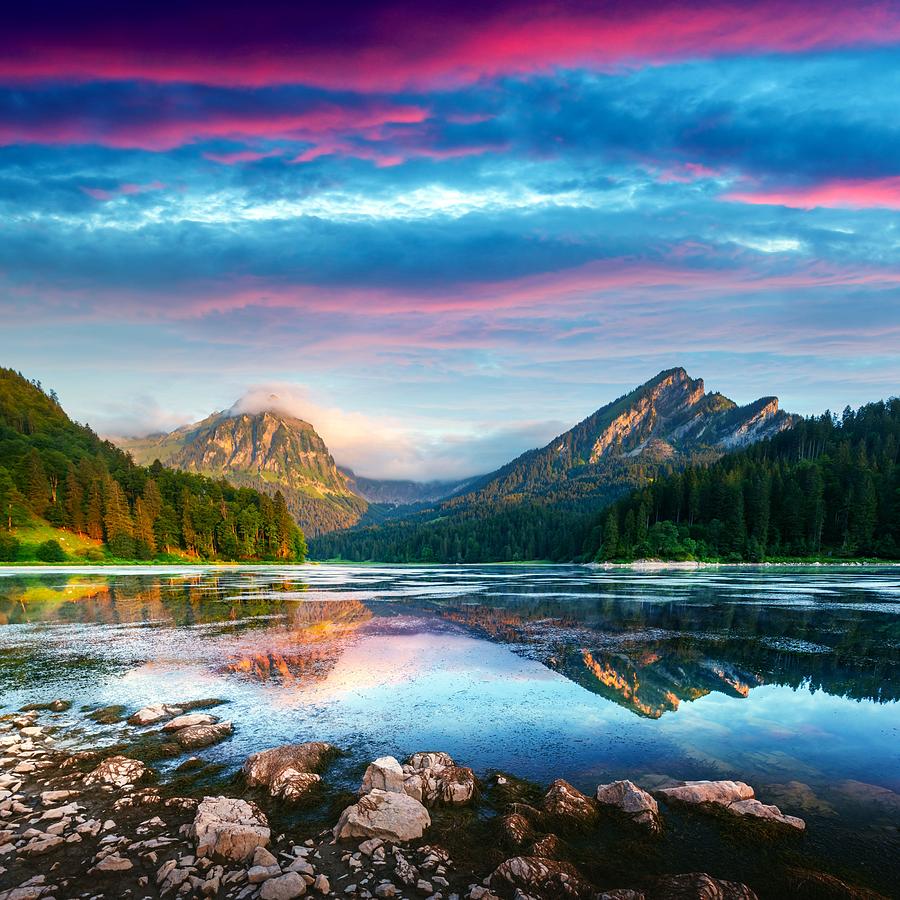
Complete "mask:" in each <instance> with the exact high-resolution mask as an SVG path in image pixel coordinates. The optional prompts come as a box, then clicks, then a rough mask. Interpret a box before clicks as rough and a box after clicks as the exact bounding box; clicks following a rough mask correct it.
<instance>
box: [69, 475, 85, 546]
mask: <svg viewBox="0 0 900 900" xmlns="http://www.w3.org/2000/svg"><path fill="white" fill-rule="evenodd" d="M65 491H66V504H65V526H66V528H69V529H71V530H72V531H75V532H77V533H78V534H84V491H83V490H82V487H81V482H80V481H79V480H78V476H77V475H76V474H75V467H74V466H72V465H70V466H69V470H68V472H66V482H65Z"/></svg>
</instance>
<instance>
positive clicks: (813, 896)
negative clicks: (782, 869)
mask: <svg viewBox="0 0 900 900" xmlns="http://www.w3.org/2000/svg"><path fill="white" fill-rule="evenodd" d="M787 880H788V884H789V885H790V889H791V897H795V898H797V900H886V898H885V896H884V895H883V894H878V893H876V892H875V891H871V890H869V889H868V888H863V887H858V886H857V885H854V884H847V882H846V881H842V880H841V879H840V878H838V877H836V876H835V875H829V874H828V873H827V872H814V871H812V870H810V869H799V868H793V869H789V870H788V873H787Z"/></svg>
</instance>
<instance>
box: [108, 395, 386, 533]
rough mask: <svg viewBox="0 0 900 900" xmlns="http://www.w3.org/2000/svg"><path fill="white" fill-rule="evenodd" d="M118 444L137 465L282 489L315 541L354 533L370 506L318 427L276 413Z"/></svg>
mask: <svg viewBox="0 0 900 900" xmlns="http://www.w3.org/2000/svg"><path fill="white" fill-rule="evenodd" d="M119 443H120V445H121V446H123V447H124V448H125V449H127V450H129V451H131V453H132V454H133V455H134V457H135V459H136V460H137V461H138V462H145V463H149V462H150V461H152V460H153V459H159V460H160V462H162V463H164V464H165V465H168V466H173V467H174V468H177V469H182V470H183V471H187V472H200V473H202V474H204V475H209V476H213V477H225V478H228V480H229V481H231V482H233V483H235V484H240V485H245V486H247V487H253V488H256V489H257V490H261V491H265V492H266V493H269V494H274V493H275V491H276V490H278V491H281V493H282V494H283V496H284V498H285V501H286V502H287V506H288V509H289V510H290V512H291V514H292V515H293V516H294V518H295V519H296V520H297V522H298V524H299V525H300V527H301V528H302V529H303V531H304V533H306V534H308V535H318V534H323V533H325V532H328V531H334V530H335V529H338V528H348V527H350V526H351V525H354V524H355V523H356V522H358V521H359V520H360V518H361V516H362V515H363V513H365V511H366V508H367V506H368V504H367V502H366V501H365V500H364V499H362V498H361V497H359V496H357V495H356V494H354V493H353V491H352V490H351V489H350V486H349V482H348V479H347V476H346V475H344V474H343V473H342V472H341V471H340V470H339V469H338V468H337V466H336V465H335V462H334V459H333V458H332V456H331V454H330V453H329V452H328V447H326V446H325V442H324V441H323V440H322V438H321V437H320V436H319V435H318V433H317V432H316V430H315V428H313V426H312V425H310V424H309V422H305V421H304V420H302V419H297V418H294V417H293V416H289V415H287V414H285V413H282V412H278V411H275V410H265V411H263V412H259V413H254V414H251V413H244V412H234V413H232V412H230V411H226V412H219V413H213V414H212V415H211V416H208V417H207V418H205V419H204V420H203V421H201V422H196V423H194V424H193V425H185V426H184V427H182V428H179V429H177V430H176V431H173V432H172V433H171V434H168V435H162V436H156V437H151V438H143V439H137V440H122V441H120V442H119Z"/></svg>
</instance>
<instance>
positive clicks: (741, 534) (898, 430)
mask: <svg viewBox="0 0 900 900" xmlns="http://www.w3.org/2000/svg"><path fill="white" fill-rule="evenodd" d="M898 452H900V399H896V398H894V399H891V400H889V401H887V402H879V403H870V404H868V405H866V406H863V407H861V408H860V409H859V410H857V411H855V412H854V411H853V410H851V409H850V408H849V407H848V408H847V409H845V410H844V412H843V415H842V416H840V418H839V417H837V416H836V415H833V414H832V413H830V412H826V413H825V414H824V415H822V416H819V417H814V418H809V419H805V420H803V421H802V422H800V423H798V424H797V425H795V426H794V427H793V428H792V429H790V430H789V431H785V432H782V433H781V434H779V435H776V436H775V437H773V438H772V439H771V440H768V441H763V442H762V443H759V444H756V445H754V446H751V447H748V448H747V449H745V450H742V451H740V452H738V453H733V454H730V455H728V456H725V457H723V458H722V459H720V460H719V461H718V462H716V463H714V464H713V465H709V466H699V467H692V468H690V469H687V470H685V471H684V472H680V473H676V474H673V475H671V476H669V477H667V478H663V479H660V480H658V481H655V482H653V483H652V484H649V485H646V486H645V487H643V488H641V489H639V490H637V491H634V492H632V493H631V494H629V496H627V497H625V498H623V499H621V500H619V501H618V502H616V503H613V504H612V505H611V506H610V507H609V508H608V509H607V510H606V511H605V512H603V513H602V514H601V515H600V516H598V517H596V518H595V519H594V521H593V522H592V523H591V526H590V528H589V531H588V534H587V537H586V540H585V545H584V549H583V553H582V556H583V558H587V559H596V560H598V561H602V560H632V559H636V558H645V557H659V558H665V559H721V560H733V561H752V562H762V561H764V560H766V559H773V558H775V559H778V558H808V557H816V558H827V557H840V558H871V557H877V558H883V559H897V558H900V465H898Z"/></svg>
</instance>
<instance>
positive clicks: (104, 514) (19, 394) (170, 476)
mask: <svg viewBox="0 0 900 900" xmlns="http://www.w3.org/2000/svg"><path fill="white" fill-rule="evenodd" d="M0 511H2V519H0V558H3V559H4V560H14V559H16V558H17V555H18V552H19V547H18V545H17V544H18V542H17V539H16V537H15V533H16V530H17V528H18V527H19V526H23V525H26V524H28V523H30V522H33V521H34V520H36V519H37V520H46V522H48V523H49V524H50V525H52V526H55V527H57V528H64V529H66V530H68V531H71V532H73V533H75V534H82V535H86V536H88V537H90V538H93V539H94V540H96V541H103V542H105V547H106V553H107V554H108V555H110V556H112V557H113V558H116V559H153V558H156V557H160V556H166V555H174V556H178V557H181V558H184V557H194V558H202V559H227V560H237V559H279V560H302V559H303V558H304V557H305V554H306V544H305V540H304V537H303V533H302V532H301V531H300V529H299V528H298V527H297V526H296V524H295V523H294V521H293V519H292V518H291V515H290V513H289V512H288V509H287V506H286V504H285V501H284V498H283V497H282V496H281V495H279V494H276V495H275V497H274V498H270V497H268V496H266V495H265V494H262V493H260V492H259V491H256V490H253V489H251V488H236V487H234V486H232V485H231V484H229V483H228V482H227V481H224V480H213V479H210V478H207V477H204V476H202V475H195V474H190V473H186V472H177V471H174V470H172V469H167V468H165V467H163V466H162V465H160V464H158V463H157V464H154V465H152V466H150V467H149V468H145V467H143V466H138V465H136V464H135V463H134V462H133V461H132V460H131V458H130V457H129V456H128V455H127V454H125V453H124V452H123V451H121V450H119V449H118V448H117V447H115V446H113V445H112V444H111V443H109V442H107V441H102V440H101V439H100V438H99V437H98V436H97V435H96V434H94V432H93V431H91V430H90V428H88V427H86V426H83V425H79V424H77V423H75V422H73V421H72V420H71V419H69V417H68V416H67V415H66V414H65V412H64V411H63V409H62V407H61V406H60V405H59V402H58V400H57V398H56V395H55V394H54V393H53V392H52V391H51V392H49V393H47V392H45V391H44V390H42V388H41V385H40V383H37V382H35V383H32V382H30V381H28V380H26V379H25V378H24V377H23V376H22V375H20V374H19V373H17V372H14V371H12V370H11V369H0ZM49 543H51V544H52V543H53V542H52V541H51V542H49ZM46 555H47V561H53V558H54V556H56V557H57V558H58V557H59V554H58V553H55V551H54V550H53V548H52V547H51V548H49V549H48V550H47V553H46ZM102 556H103V554H102V553H101V558H102Z"/></svg>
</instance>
